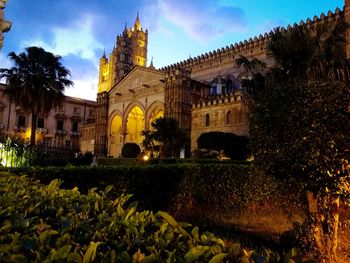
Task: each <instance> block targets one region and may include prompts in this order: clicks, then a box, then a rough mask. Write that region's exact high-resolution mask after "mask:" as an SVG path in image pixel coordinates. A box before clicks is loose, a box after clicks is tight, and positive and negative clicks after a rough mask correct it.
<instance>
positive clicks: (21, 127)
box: [14, 126, 27, 132]
mask: <svg viewBox="0 0 350 263" xmlns="http://www.w3.org/2000/svg"><path fill="white" fill-rule="evenodd" d="M26 130H27V127H24V126H15V128H14V131H15V132H25V131H26Z"/></svg>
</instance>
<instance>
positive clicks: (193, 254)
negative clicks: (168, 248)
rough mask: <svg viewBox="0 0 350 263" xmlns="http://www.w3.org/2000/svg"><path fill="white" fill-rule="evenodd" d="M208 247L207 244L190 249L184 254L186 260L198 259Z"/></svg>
mask: <svg viewBox="0 0 350 263" xmlns="http://www.w3.org/2000/svg"><path fill="white" fill-rule="evenodd" d="M209 249H210V247H208V246H196V247H193V248H191V249H190V251H188V252H187V253H186V255H185V260H186V262H193V261H195V260H197V259H199V258H200V257H201V256H202V255H203V254H204V253H205V252H207V251H208V250H209Z"/></svg>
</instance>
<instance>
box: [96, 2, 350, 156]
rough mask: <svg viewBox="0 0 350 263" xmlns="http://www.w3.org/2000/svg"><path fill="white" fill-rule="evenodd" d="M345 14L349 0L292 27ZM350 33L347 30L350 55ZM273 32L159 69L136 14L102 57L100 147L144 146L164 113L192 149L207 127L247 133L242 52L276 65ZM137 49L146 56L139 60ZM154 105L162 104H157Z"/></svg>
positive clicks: (107, 150) (114, 151)
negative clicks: (269, 48) (145, 135)
mask: <svg viewBox="0 0 350 263" xmlns="http://www.w3.org/2000/svg"><path fill="white" fill-rule="evenodd" d="M344 16H345V21H347V22H348V23H349V21H350V0H346V1H345V6H344V11H341V10H340V9H338V8H337V9H336V10H335V12H334V13H332V12H330V11H329V12H328V13H327V15H325V14H323V13H322V14H321V15H320V17H317V16H314V18H313V19H312V20H311V19H307V20H306V21H305V22H304V21H300V23H299V24H294V25H293V27H297V26H307V27H308V28H311V29H313V28H315V25H317V24H329V25H330V26H331V25H332V24H333V23H334V22H335V21H336V20H337V19H339V18H343V17H344ZM290 27H291V26H288V28H290ZM288 28H287V29H282V30H288ZM135 32H136V33H135ZM349 32H350V30H349ZM349 32H348V33H347V34H346V39H347V45H346V51H347V56H348V57H350V43H349V42H350V41H349V39H350V33H349ZM271 34H273V33H272V32H270V33H265V34H264V35H259V36H257V37H254V38H250V39H249V40H245V41H243V42H239V43H236V44H234V45H230V46H227V47H224V48H220V49H217V50H214V51H211V52H209V53H206V54H202V55H199V56H197V57H195V58H189V59H187V60H184V61H181V62H178V63H175V64H172V65H169V66H166V67H164V68H161V69H159V70H156V69H155V68H154V67H153V64H152V63H151V66H150V67H148V68H147V67H146V61H147V39H148V32H147V30H146V31H145V32H143V31H142V28H141V23H140V20H139V17H138V16H137V18H136V20H135V24H134V26H133V27H132V28H131V29H127V28H125V30H124V32H123V34H122V35H119V36H118V37H117V43H116V44H117V46H116V47H114V48H113V51H112V53H111V54H110V57H109V60H107V58H106V56H105V54H103V56H102V58H101V60H100V79H99V86H98V92H99V93H98V98H100V99H101V101H98V105H100V106H98V113H97V116H98V117H97V123H96V135H95V152H96V153H97V154H100V155H106V154H107V155H111V156H118V155H119V154H120V151H121V147H122V145H123V144H124V143H125V142H135V143H138V144H140V146H141V147H142V137H141V131H142V130H148V129H150V128H151V127H150V123H151V122H152V120H154V118H155V117H159V116H163V115H164V116H166V117H173V118H175V119H177V120H178V122H179V125H180V128H181V129H182V130H183V131H184V132H185V133H186V134H187V135H188V137H189V138H190V139H191V150H194V149H195V148H196V147H197V145H196V141H197V138H198V137H199V136H200V134H201V133H203V132H210V131H223V132H231V133H235V134H237V135H247V136H248V135H249V131H248V112H247V109H246V107H245V104H244V102H243V100H242V91H241V89H240V79H241V78H242V77H244V72H243V70H242V68H241V67H239V66H238V65H237V64H236V63H235V59H236V58H239V57H240V56H241V55H243V56H246V57H248V58H258V59H260V60H261V61H263V62H265V63H266V64H267V66H270V65H272V64H273V61H272V59H271V58H269V57H268V56H267V54H266V45H267V43H268V41H269V39H270V37H271ZM135 43H136V44H135ZM121 54H126V56H121ZM135 54H137V55H139V56H141V58H142V59H141V60H140V58H138V59H135V58H134V57H133V55H135ZM127 57H129V58H128V59H127ZM120 58H123V60H121V59H120ZM126 61H128V63H127V64H126ZM140 61H142V62H145V63H142V64H140V63H139V62H140ZM131 62H132V63H131ZM117 69H123V71H122V72H121V71H118V70H117ZM119 73H122V74H119ZM102 98H103V99H102ZM152 105H157V106H155V107H154V108H152V107H153V106H152ZM107 112H108V114H107ZM131 123H133V124H132V125H131Z"/></svg>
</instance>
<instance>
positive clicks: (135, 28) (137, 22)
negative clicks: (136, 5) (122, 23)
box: [133, 11, 141, 31]
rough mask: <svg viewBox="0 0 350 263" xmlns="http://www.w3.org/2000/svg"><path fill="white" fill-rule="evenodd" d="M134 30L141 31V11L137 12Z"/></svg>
mask: <svg viewBox="0 0 350 263" xmlns="http://www.w3.org/2000/svg"><path fill="white" fill-rule="evenodd" d="M133 28H134V30H136V31H141V23H140V18H139V11H137V16H136V19H135V23H134V27H133Z"/></svg>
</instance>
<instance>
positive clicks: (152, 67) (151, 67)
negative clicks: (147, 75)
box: [149, 57, 156, 69]
mask: <svg viewBox="0 0 350 263" xmlns="http://www.w3.org/2000/svg"><path fill="white" fill-rule="evenodd" d="M149 68H150V69H156V68H155V67H154V66H153V57H152V59H151V64H150V65H149Z"/></svg>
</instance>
